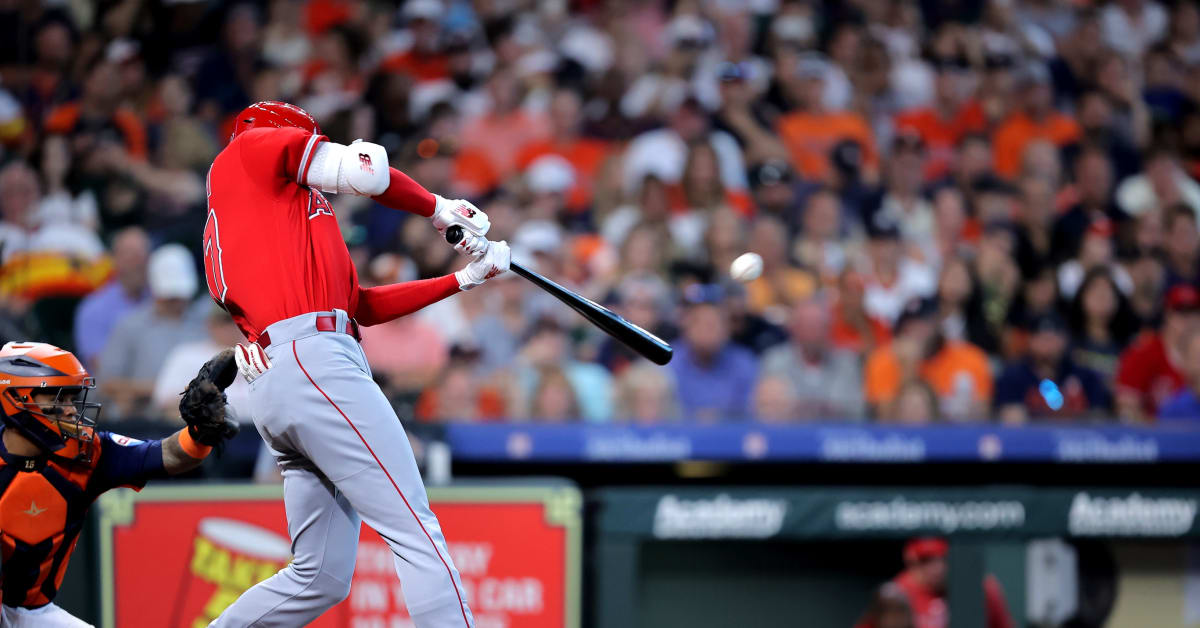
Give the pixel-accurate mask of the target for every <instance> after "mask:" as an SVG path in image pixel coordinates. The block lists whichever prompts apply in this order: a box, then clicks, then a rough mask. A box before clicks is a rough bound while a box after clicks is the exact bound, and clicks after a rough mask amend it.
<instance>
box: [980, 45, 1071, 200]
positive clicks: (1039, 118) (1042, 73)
mask: <svg viewBox="0 0 1200 628" xmlns="http://www.w3.org/2000/svg"><path fill="white" fill-rule="evenodd" d="M1017 93H1018V94H1020V98H1021V99H1022V104H1021V107H1020V109H1018V110H1017V111H1014V112H1013V113H1012V114H1011V115H1010V116H1009V117H1008V119H1007V120H1005V121H1004V123H1003V124H1001V125H1000V128H998V129H996V134H995V136H994V138H993V150H994V151H995V161H996V172H997V173H999V174H1000V175H1002V176H1005V177H1009V178H1012V177H1015V176H1016V175H1017V174H1018V173H1019V172H1020V169H1021V159H1022V157H1023V156H1024V153H1025V147H1026V146H1027V145H1028V144H1029V143H1030V142H1032V141H1033V140H1035V139H1046V140H1049V141H1051V142H1053V143H1054V145H1055V146H1058V147H1060V148H1061V147H1063V146H1066V145H1067V144H1070V143H1072V142H1074V141H1076V140H1077V139H1078V138H1079V124H1078V123H1077V122H1075V120H1074V119H1073V118H1071V117H1070V116H1066V115H1063V114H1061V113H1059V112H1057V111H1055V110H1054V108H1053V97H1054V94H1053V92H1052V91H1051V85H1050V72H1049V71H1048V70H1046V68H1045V67H1044V66H1042V65H1040V64H1032V65H1030V66H1028V67H1026V68H1025V71H1024V73H1023V74H1022V75H1021V77H1020V78H1019V80H1018V83H1017Z"/></svg>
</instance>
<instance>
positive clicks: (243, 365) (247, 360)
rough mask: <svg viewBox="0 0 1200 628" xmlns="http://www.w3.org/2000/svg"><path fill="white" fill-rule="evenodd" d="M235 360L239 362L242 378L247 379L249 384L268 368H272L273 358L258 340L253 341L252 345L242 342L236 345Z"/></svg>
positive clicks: (234, 349)
mask: <svg viewBox="0 0 1200 628" xmlns="http://www.w3.org/2000/svg"><path fill="white" fill-rule="evenodd" d="M233 360H234V361H235V362H237V367H238V371H241V373H242V378H243V379H245V380H246V383H247V384H249V383H250V382H252V381H254V380H256V379H258V377H259V376H260V375H262V374H263V373H266V372H267V369H269V368H271V359H270V358H268V357H267V354H266V353H265V352H263V350H262V347H260V346H258V343H257V342H255V343H251V344H250V346H246V345H243V344H241V343H240V342H239V343H238V344H237V345H234V347H233Z"/></svg>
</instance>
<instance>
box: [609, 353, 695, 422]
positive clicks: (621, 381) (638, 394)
mask: <svg viewBox="0 0 1200 628" xmlns="http://www.w3.org/2000/svg"><path fill="white" fill-rule="evenodd" d="M616 391H617V393H616V394H617V407H616V411H615V413H614V415H613V418H614V419H615V420H618V421H629V422H632V423H638V424H653V423H663V422H667V421H675V420H678V419H679V418H680V416H679V403H678V401H677V399H676V397H675V382H673V381H672V380H671V371H669V370H667V369H664V368H660V367H657V366H654V365H652V364H650V363H648V362H639V363H636V364H633V365H631V366H629V367H628V368H626V369H624V370H623V371H622V372H621V374H620V375H619V376H618V377H617V383H616Z"/></svg>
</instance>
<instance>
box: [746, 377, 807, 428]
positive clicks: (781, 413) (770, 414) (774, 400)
mask: <svg viewBox="0 0 1200 628" xmlns="http://www.w3.org/2000/svg"><path fill="white" fill-rule="evenodd" d="M752 403H753V404H754V418H755V419H757V420H759V421H762V422H764V423H792V422H795V421H796V420H797V419H799V418H802V417H800V416H799V415H797V413H796V390H795V387H794V386H793V385H792V382H791V379H789V378H787V377H784V376H767V377H761V378H759V380H758V383H756V384H755V385H754V398H753V400H752Z"/></svg>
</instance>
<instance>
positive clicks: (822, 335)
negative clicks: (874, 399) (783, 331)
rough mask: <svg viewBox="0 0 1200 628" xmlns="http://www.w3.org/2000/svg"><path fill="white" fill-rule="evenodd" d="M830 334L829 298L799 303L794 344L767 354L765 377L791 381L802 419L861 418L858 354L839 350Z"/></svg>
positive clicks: (791, 329) (791, 328) (793, 319)
mask: <svg viewBox="0 0 1200 628" xmlns="http://www.w3.org/2000/svg"><path fill="white" fill-rule="evenodd" d="M829 332H830V309H829V304H828V303H827V302H826V301H825V300H824V299H822V298H820V297H814V298H811V299H808V300H805V301H801V302H799V303H797V304H796V305H795V306H794V307H793V308H792V311H791V315H790V317H789V321H788V335H789V342H787V343H785V344H783V345H780V346H778V347H775V348H774V349H771V350H769V351H767V352H766V354H764V355H763V359H762V367H761V370H760V377H762V378H768V377H779V378H782V379H784V380H785V381H787V382H788V383H789V385H790V386H791V389H792V395H791V396H792V399H793V412H794V416H795V418H797V419H828V420H835V421H859V420H862V419H864V418H865V415H864V408H863V399H862V371H861V369H860V366H859V362H858V358H857V356H855V355H854V354H852V353H850V352H848V351H842V350H839V349H836V348H834V347H833V345H832V342H831V338H830V333H829Z"/></svg>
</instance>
